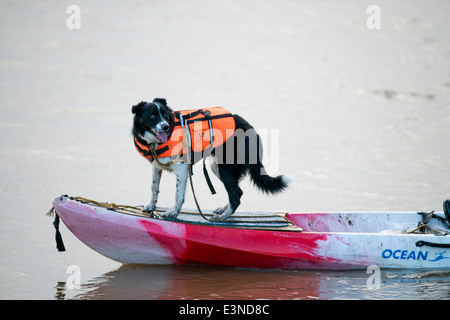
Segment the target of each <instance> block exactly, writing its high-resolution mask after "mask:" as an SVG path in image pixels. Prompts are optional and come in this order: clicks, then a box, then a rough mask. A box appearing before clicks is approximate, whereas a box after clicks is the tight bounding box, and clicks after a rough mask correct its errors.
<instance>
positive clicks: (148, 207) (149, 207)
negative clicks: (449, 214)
mask: <svg viewBox="0 0 450 320" xmlns="http://www.w3.org/2000/svg"><path fill="white" fill-rule="evenodd" d="M155 209H156V204H153V203H149V204H147V205H146V206H145V207H144V208H143V209H142V211H144V212H148V213H152V212H153V211H155Z"/></svg>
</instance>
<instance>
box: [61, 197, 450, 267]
mask: <svg viewBox="0 0 450 320" xmlns="http://www.w3.org/2000/svg"><path fill="white" fill-rule="evenodd" d="M53 206H54V209H55V211H56V213H57V215H58V216H59V218H60V219H61V220H62V221H63V222H64V224H65V225H66V226H67V227H68V229H69V230H71V232H72V233H73V234H74V235H75V236H76V237H78V238H79V239H80V240H81V241H82V242H83V243H85V244H86V245H87V246H88V247H90V248H92V249H93V250H95V251H97V252H99V253H100V254H102V255H104V256H106V257H108V258H110V259H113V260H115V261H118V262H121V263H125V264H206V265H220V266H230V267H245V268H279V269H355V268H364V269H365V268H367V267H368V266H371V265H376V266H378V267H380V268H417V269H430V268H432V269H436V268H447V269H448V268H450V229H449V228H448V221H446V218H445V215H444V214H443V213H437V212H436V213H429V214H425V213H418V212H352V213H343V212H341V213H339V212H336V213H279V212H236V213H235V214H234V215H233V216H232V217H231V218H230V219H229V220H226V221H224V222H209V221H207V220H204V219H203V218H202V217H201V216H200V215H198V214H196V213H193V212H185V213H180V215H179V216H178V218H177V219H170V220H168V219H161V218H157V217H150V216H149V215H148V214H146V213H143V212H142V211H141V210H140V209H139V208H135V209H133V208H130V207H126V208H116V209H114V210H111V209H107V208H105V207H103V206H101V205H98V203H97V204H92V203H86V202H84V201H80V200H79V199H78V200H74V199H71V198H69V197H67V196H61V197H57V198H55V199H54V201H53ZM425 215H426V216H427V220H429V221H426V225H424V226H422V227H421V228H417V227H418V225H420V224H422V223H423V221H424V217H425ZM415 229H417V230H415ZM427 230H428V232H426V231H427ZM424 231H425V232H424Z"/></svg>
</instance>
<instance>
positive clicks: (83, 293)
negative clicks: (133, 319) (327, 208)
mask: <svg viewBox="0 0 450 320" xmlns="http://www.w3.org/2000/svg"><path fill="white" fill-rule="evenodd" d="M368 276H369V275H368V274H367V273H366V271H365V270H352V271H314V270H254V269H238V268H222V267H207V266H144V265H123V266H121V267H119V268H118V269H116V270H113V271H111V272H108V273H106V274H104V275H102V276H100V277H96V278H93V279H91V280H89V281H88V282H86V283H83V284H82V285H81V288H80V289H79V290H78V291H75V292H73V291H72V290H69V289H67V287H66V285H65V283H64V282H58V284H57V286H56V294H55V298H56V299H61V300H63V299H83V300H84V299H88V300H89V299H97V300H99V299H108V300H109V299H113V300H182V299H187V300H194V299H200V300H221V299H232V300H246V299H248V300H254V299H270V300H277V299H282V300H312V299H322V300H324V299H327V300H328V299H386V298H389V299H449V298H450V278H449V273H448V272H446V271H443V270H437V271H434V272H433V273H429V271H427V273H420V272H417V271H404V270H403V271H402V270H393V271H384V272H382V279H381V283H382V285H381V289H370V288H368V287H367V279H368Z"/></svg>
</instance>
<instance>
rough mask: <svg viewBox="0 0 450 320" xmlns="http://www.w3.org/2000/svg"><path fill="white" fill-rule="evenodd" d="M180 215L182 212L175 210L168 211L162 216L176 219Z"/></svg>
mask: <svg viewBox="0 0 450 320" xmlns="http://www.w3.org/2000/svg"><path fill="white" fill-rule="evenodd" d="M179 213H180V210H176V209H174V208H172V209H169V210H166V211H165V212H164V213H163V214H162V216H163V217H167V218H176V217H177V216H178V214H179Z"/></svg>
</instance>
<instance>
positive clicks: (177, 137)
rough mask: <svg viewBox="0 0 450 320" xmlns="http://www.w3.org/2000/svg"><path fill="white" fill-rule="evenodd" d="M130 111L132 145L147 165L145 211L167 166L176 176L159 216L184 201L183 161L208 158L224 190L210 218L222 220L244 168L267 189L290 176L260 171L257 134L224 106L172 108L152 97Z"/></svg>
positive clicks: (235, 200) (235, 202)
mask: <svg viewBox="0 0 450 320" xmlns="http://www.w3.org/2000/svg"><path fill="white" fill-rule="evenodd" d="M131 112H132V113H133V114H134V119H133V130H132V134H133V136H134V143H135V146H136V149H137V150H138V152H139V153H140V154H141V155H142V156H144V157H145V158H147V159H148V160H149V161H150V162H151V164H152V166H153V177H152V178H153V179H152V187H151V190H152V196H151V199H150V203H149V204H147V205H146V206H145V207H144V208H143V211H145V212H153V211H154V210H155V209H156V202H157V200H158V193H159V183H160V180H161V175H162V171H163V170H169V171H172V172H174V173H175V175H176V181H177V184H176V195H175V205H174V206H173V207H172V208H171V209H169V210H167V211H166V212H164V214H163V216H166V217H170V218H175V217H176V216H177V215H178V214H179V212H180V210H181V207H182V205H183V203H184V194H185V190H186V183H187V179H188V176H189V165H190V164H194V163H195V162H197V161H199V160H200V159H202V158H204V157H209V158H210V164H211V169H212V171H213V172H214V174H215V175H216V176H217V177H218V178H219V179H220V181H222V183H223V184H224V186H225V189H226V191H227V193H228V200H229V203H228V204H227V205H226V206H224V207H223V208H218V209H216V210H215V211H214V215H213V218H212V219H213V220H225V219H227V218H228V217H229V216H230V215H232V214H233V213H234V212H235V211H236V209H237V208H238V206H239V205H240V203H241V202H240V199H241V196H242V194H243V191H242V190H241V188H239V181H240V180H241V179H242V178H243V177H244V176H245V175H246V174H247V173H248V174H249V175H250V178H251V180H252V181H253V183H254V184H255V186H256V187H258V188H259V189H260V190H261V191H263V192H266V193H270V194H277V193H279V192H281V191H283V190H284V189H285V188H286V187H287V185H288V183H289V182H290V181H291V180H292V178H291V177H290V176H288V175H281V176H277V177H271V176H269V175H267V174H266V173H265V170H264V166H263V165H262V163H261V158H262V146H261V143H260V138H259V135H258V134H257V133H256V132H255V130H254V129H253V127H252V126H251V125H250V124H249V123H248V122H247V121H245V120H244V119H243V118H241V117H240V116H238V115H236V114H231V113H229V112H228V111H227V110H226V109H223V108H219V107H215V108H209V109H208V108H205V109H197V110H188V111H172V109H171V108H169V107H168V106H167V102H166V100H165V99H161V98H156V99H154V100H153V102H144V101H142V102H140V103H138V104H136V105H134V106H133V107H132V109H131Z"/></svg>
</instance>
